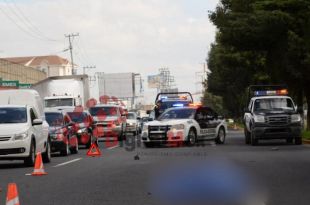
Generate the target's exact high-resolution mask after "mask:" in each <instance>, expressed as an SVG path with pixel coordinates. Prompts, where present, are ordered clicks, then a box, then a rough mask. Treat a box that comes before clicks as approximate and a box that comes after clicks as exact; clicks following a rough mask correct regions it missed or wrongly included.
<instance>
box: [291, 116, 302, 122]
mask: <svg viewBox="0 0 310 205" xmlns="http://www.w3.org/2000/svg"><path fill="white" fill-rule="evenodd" d="M291 120H292V122H300V121H301V117H300V114H294V115H292V116H291Z"/></svg>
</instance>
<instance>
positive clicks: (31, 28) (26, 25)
mask: <svg viewBox="0 0 310 205" xmlns="http://www.w3.org/2000/svg"><path fill="white" fill-rule="evenodd" d="M2 2H4V3H5V4H6V8H7V10H6V9H5V8H4V7H1V6H0V11H1V12H2V13H3V14H4V15H5V16H6V17H7V18H8V19H9V20H10V21H11V22H12V23H13V24H14V25H15V26H16V27H17V28H18V29H19V30H21V31H23V32H24V33H26V34H27V35H28V36H30V37H32V38H35V39H39V40H42V41H54V42H55V41H58V40H54V39H51V38H48V37H47V36H45V35H44V34H43V32H41V31H40V30H39V29H38V28H37V27H36V26H35V25H34V24H33V23H32V22H31V21H30V20H29V18H28V17H27V16H26V15H25V14H24V13H23V12H22V11H21V9H19V7H18V6H17V4H16V3H15V2H12V3H9V2H8V1H7V0H4V1H2ZM13 5H14V7H13ZM17 10H18V11H17ZM10 13H11V14H13V15H11V14H10Z"/></svg>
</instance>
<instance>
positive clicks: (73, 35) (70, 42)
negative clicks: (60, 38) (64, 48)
mask: <svg viewBox="0 0 310 205" xmlns="http://www.w3.org/2000/svg"><path fill="white" fill-rule="evenodd" d="M76 36H79V33H71V34H68V35H65V37H66V38H68V39H69V49H70V55H71V67H72V72H73V71H74V62H73V52H72V50H73V46H72V42H73V39H74V37H76Z"/></svg>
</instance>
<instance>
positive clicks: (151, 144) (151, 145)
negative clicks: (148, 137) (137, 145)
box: [143, 142, 154, 148]
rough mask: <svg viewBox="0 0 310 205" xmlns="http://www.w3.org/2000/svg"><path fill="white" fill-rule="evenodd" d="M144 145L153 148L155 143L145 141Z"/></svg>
mask: <svg viewBox="0 0 310 205" xmlns="http://www.w3.org/2000/svg"><path fill="white" fill-rule="evenodd" d="M143 145H144V147H146V148H152V147H154V144H153V143H152V142H143Z"/></svg>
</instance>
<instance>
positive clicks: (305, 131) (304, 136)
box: [302, 130, 310, 140]
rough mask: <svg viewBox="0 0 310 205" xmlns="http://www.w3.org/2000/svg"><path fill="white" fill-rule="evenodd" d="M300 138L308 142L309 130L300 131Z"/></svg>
mask: <svg viewBox="0 0 310 205" xmlns="http://www.w3.org/2000/svg"><path fill="white" fill-rule="evenodd" d="M302 137H303V138H304V139H307V140H310V131H309V130H304V131H302Z"/></svg>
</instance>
